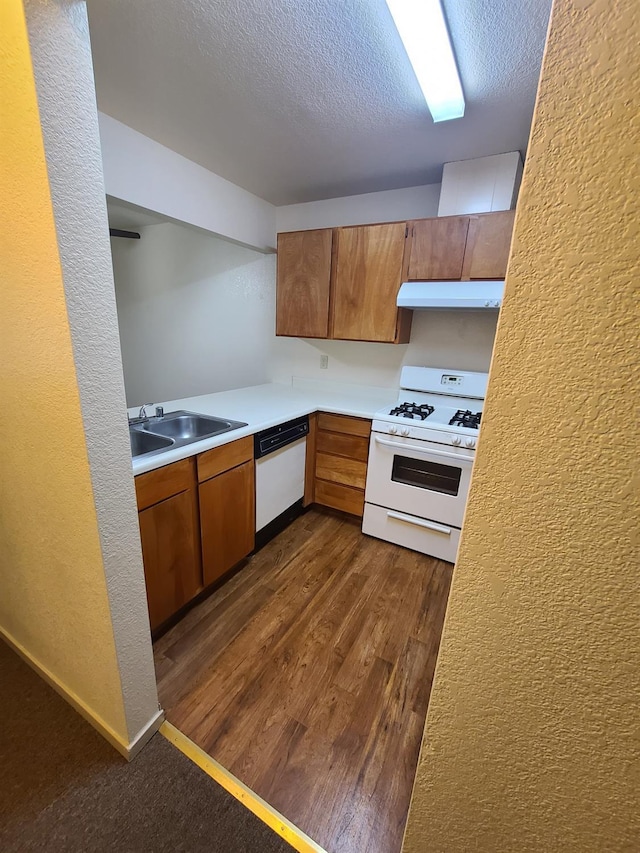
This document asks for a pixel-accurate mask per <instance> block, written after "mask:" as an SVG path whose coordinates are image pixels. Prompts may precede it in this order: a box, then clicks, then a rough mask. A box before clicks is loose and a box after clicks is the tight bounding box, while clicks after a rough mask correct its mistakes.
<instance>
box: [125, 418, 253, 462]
mask: <svg viewBox="0 0 640 853" xmlns="http://www.w3.org/2000/svg"><path fill="white" fill-rule="evenodd" d="M243 426H247V424H246V423H242V422H241V421H230V420H226V419H224V418H215V417H213V416H211V415H201V414H198V413H197V412H185V411H182V410H180V411H177V412H168V413H167V414H166V415H163V416H162V417H152V418H134V419H133V420H131V421H129V433H130V435H131V452H132V454H133V456H141V455H142V454H143V453H144V454H146V453H162V452H163V451H164V450H169V448H171V447H182V446H183V445H185V444H191V443H192V442H194V441H200V440H201V439H203V438H212V437H213V436H214V435H220V434H221V433H223V432H230V431H231V430H234V429H240V427H243ZM137 436H140V438H137ZM145 440H146V441H151V440H155V442H156V443H155V444H154V446H151V444H150V443H149V444H146V443H145ZM157 442H161V443H157Z"/></svg>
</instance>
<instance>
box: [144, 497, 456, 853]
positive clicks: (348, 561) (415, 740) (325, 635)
mask: <svg viewBox="0 0 640 853" xmlns="http://www.w3.org/2000/svg"><path fill="white" fill-rule="evenodd" d="M451 569H452V567H451V566H450V564H448V563H443V562H441V561H439V560H435V559H432V558H430V557H425V556H423V555H422V554H416V553H414V552H412V551H407V550H405V549H403V548H399V547H397V546H395V545H391V544H388V543H385V542H380V541H378V540H377V539H372V538H370V537H367V536H364V535H362V533H361V532H360V523H359V521H356V520H352V519H350V518H347V517H343V516H340V515H338V514H333V513H331V512H329V511H326V512H324V511H320V510H315V509H314V510H311V511H310V512H308V513H307V514H306V515H304V516H302V517H301V518H299V519H298V520H297V521H296V522H294V524H293V525H291V527H289V528H288V529H287V530H285V531H284V533H281V534H280V536H278V537H277V538H276V539H275V540H273V541H272V542H271V543H269V545H267V546H266V547H265V548H264V549H263V550H262V551H260V552H259V553H258V554H256V555H255V556H254V557H253V558H252V559H251V561H250V562H249V564H248V565H247V566H246V567H245V568H244V569H243V570H242V571H241V572H240V573H239V574H237V575H236V576H235V577H234V578H232V579H231V580H230V581H229V582H228V583H227V584H225V586H224V587H222V588H221V589H220V590H218V591H217V592H216V593H214V594H213V595H212V596H211V597H210V598H209V599H207V600H206V601H205V602H203V603H202V604H200V605H199V606H198V607H197V608H195V609H194V610H193V611H191V612H190V613H189V614H188V615H187V616H186V617H185V619H183V620H182V622H180V623H179V624H178V625H177V626H176V627H175V628H173V629H172V630H171V631H170V632H169V633H168V634H165V636H164V637H162V638H161V639H160V640H158V641H157V643H156V645H155V659H156V670H157V675H158V687H159V691H160V698H161V702H162V705H163V706H164V708H165V709H166V712H167V718H168V719H169V721H170V722H172V723H173V724H174V725H175V726H176V727H177V728H179V729H180V730H181V731H182V732H184V733H185V734H186V735H187V736H188V737H190V738H191V739H192V740H193V741H194V742H195V743H197V744H198V745H199V746H200V747H202V748H203V749H204V750H205V751H206V752H207V753H209V755H211V756H212V757H213V758H215V759H216V760H217V761H219V762H220V763H221V764H222V765H223V766H224V767H226V768H227V769H228V770H229V771H231V772H232V773H233V774H234V775H235V776H237V777H238V778H239V779H241V780H242V781H243V782H244V783H245V784H246V785H248V786H249V787H250V788H251V789H252V790H253V791H255V792H256V793H257V794H259V795H260V796H261V797H263V798H264V799H265V800H267V802H269V803H270V804H271V805H272V806H273V807H274V808H276V809H278V810H279V811H280V812H281V813H282V814H283V815H285V817H287V818H289V820H291V821H293V823H295V824H296V825H297V826H298V827H299V828H300V829H302V830H303V831H304V832H306V833H307V835H309V836H311V838H313V839H314V840H315V841H316V842H317V843H318V844H320V845H321V846H322V847H324V848H325V849H326V850H327V851H329V853H338V851H339V853H356V851H357V853H363V851H371V852H372V853H398V851H399V850H400V847H401V843H402V834H403V831H404V824H405V821H406V816H407V810H408V808H409V799H410V796H411V788H412V785H413V777H414V774H415V769H416V765H417V761H418V751H419V748H420V742H421V738H422V731H423V728H424V721H425V717H426V712H427V704H428V701H429V694H430V691H431V681H432V678H433V671H434V667H435V662H436V656H437V653H438V646H439V643H440V634H441V632H442V622H443V619H444V613H445V608H446V603H447V597H448V594H449V585H450V581H451Z"/></svg>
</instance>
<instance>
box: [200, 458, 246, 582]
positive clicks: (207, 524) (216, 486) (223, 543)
mask: <svg viewBox="0 0 640 853" xmlns="http://www.w3.org/2000/svg"><path fill="white" fill-rule="evenodd" d="M254 496H255V485H254V462H253V459H252V460H251V461H250V462H244V463H243V464H242V465H238V466H237V467H236V468H232V469H231V470H230V471H225V472H224V473H223V474H218V475H217V476H216V477H212V478H211V479H210V480H207V481H206V482H204V483H200V530H201V534H202V569H203V573H204V583H205V586H208V585H209V584H210V583H213V582H214V581H216V580H218V578H219V577H221V576H222V575H224V574H225V572H228V571H229V569H232V568H233V567H234V566H235V565H236V563H239V562H240V560H242V559H243V558H244V557H246V556H247V554H250V553H251V551H253V546H254V540H255V516H256V511H255V497H254Z"/></svg>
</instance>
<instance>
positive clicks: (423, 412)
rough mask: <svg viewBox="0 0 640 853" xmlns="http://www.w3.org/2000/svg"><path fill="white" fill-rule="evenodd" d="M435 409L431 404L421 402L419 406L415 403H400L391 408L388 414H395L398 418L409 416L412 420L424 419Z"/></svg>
mask: <svg viewBox="0 0 640 853" xmlns="http://www.w3.org/2000/svg"><path fill="white" fill-rule="evenodd" d="M434 411H435V409H434V407H433V406H430V405H429V404H428V403H423V404H422V405H421V406H419V405H418V404H417V403H401V404H400V405H399V406H396V408H395V409H391V411H390V412H389V414H390V415H396V416H397V417H399V418H411V419H412V420H421V421H424V420H426V419H427V418H428V417H429V415H431V414H433V412H434Z"/></svg>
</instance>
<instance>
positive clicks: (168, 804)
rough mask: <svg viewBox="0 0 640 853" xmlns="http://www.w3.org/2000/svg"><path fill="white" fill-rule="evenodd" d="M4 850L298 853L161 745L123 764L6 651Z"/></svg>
mask: <svg viewBox="0 0 640 853" xmlns="http://www.w3.org/2000/svg"><path fill="white" fill-rule="evenodd" d="M0 850H2V851H3V853H9V851H29V850H38V851H43V850H44V851H47V853H58V851H60V853H62V851H64V853H75V851H78V853H80V851H82V853H90V851H110V853H111V851H114V853H120V851H135V853H147V851H148V853H158V851H210V853H218V851H220V853H249V851H250V852H251V853H254V851H260V853H291V850H292V848H291V847H290V846H289V845H288V844H286V843H285V842H284V841H283V840H282V839H281V838H280V837H279V836H278V835H276V834H275V833H274V832H272V831H271V830H270V829H269V828H268V827H267V826H265V825H264V824H263V823H262V822H261V821H259V820H258V819H257V818H256V817H255V816H254V815H253V814H252V813H251V812H249V811H247V809H245V808H244V807H243V806H241V805H240V803H238V802H237V801H236V800H234V799H233V797H231V796H230V795H229V794H227V792H226V791H225V790H224V789H223V788H221V787H220V786H219V785H218V784H217V783H216V782H214V781H213V779H210V778H209V777H208V776H207V775H206V774H205V773H203V772H202V771H201V770H200V768H199V767H197V766H196V765H195V764H193V763H192V762H191V761H189V759H188V758H186V756H184V755H183V754H182V753H181V752H180V751H179V750H178V749H176V748H175V747H174V746H172V745H171V744H170V743H169V742H168V741H167V740H166V739H165V738H163V737H162V735H159V734H157V735H155V736H154V737H153V738H152V739H151V741H150V742H149V744H148V745H147V746H145V748H144V749H143V750H142V752H141V753H140V754H139V755H138V757H137V758H136V759H135V760H134V761H132V762H130V763H128V762H126V761H125V760H124V759H123V758H121V757H120V756H119V755H118V753H116V751H115V750H114V749H113V748H112V747H111V746H109V744H108V743H106V742H105V741H104V740H103V739H102V737H100V735H99V734H98V733H97V732H95V731H94V730H93V729H92V728H91V726H90V725H89V724H88V723H87V722H86V721H85V720H83V719H82V717H80V716H79V715H78V714H77V713H76V712H75V711H74V710H73V709H72V708H71V707H69V705H67V703H66V702H64V700H63V699H61V698H60V697H59V696H58V695H57V694H56V693H55V692H54V691H53V690H52V689H51V688H50V687H49V686H48V685H47V684H45V683H44V682H43V681H42V680H41V679H40V678H39V677H38V676H37V675H36V674H35V673H34V672H33V671H32V670H31V669H30V668H29V667H28V666H27V665H26V664H25V663H24V662H23V661H22V660H20V658H18V657H17V655H15V654H14V653H13V651H11V649H9V648H8V647H7V646H6V644H5V643H3V642H2V641H0Z"/></svg>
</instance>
